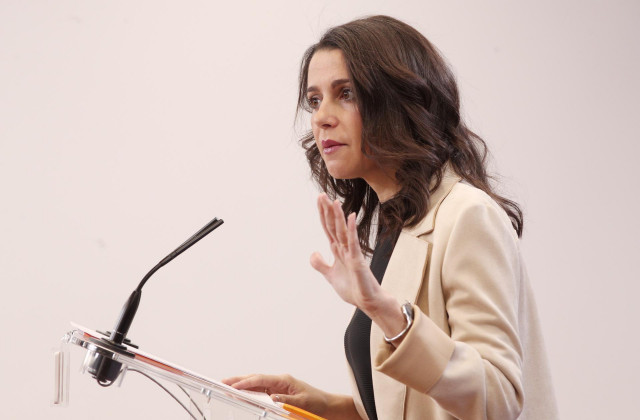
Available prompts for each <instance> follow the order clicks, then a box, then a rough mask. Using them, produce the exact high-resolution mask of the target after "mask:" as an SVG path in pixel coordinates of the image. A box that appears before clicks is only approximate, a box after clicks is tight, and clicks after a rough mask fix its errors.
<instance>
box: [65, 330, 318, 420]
mask: <svg viewBox="0 0 640 420" xmlns="http://www.w3.org/2000/svg"><path fill="white" fill-rule="evenodd" d="M73 326H74V327H75V329H73V330H71V331H69V332H68V333H67V334H65V336H64V338H63V340H62V343H63V345H62V351H61V352H59V353H57V354H56V390H55V394H54V404H55V405H65V404H66V402H67V400H68V397H67V395H68V388H69V384H68V378H69V375H68V373H67V372H68V365H69V363H68V359H69V354H68V346H69V345H77V346H80V347H82V348H84V349H85V350H86V351H87V353H86V356H85V359H84V362H83V365H82V371H83V373H85V372H88V373H90V374H91V375H92V376H94V377H96V366H100V365H104V364H108V365H109V369H111V370H113V371H114V373H113V376H114V378H115V379H114V383H115V384H117V385H120V384H122V381H123V380H124V378H125V377H126V374H127V372H129V371H137V372H140V373H142V374H143V375H145V376H147V377H149V378H150V379H152V380H153V381H154V382H156V383H158V381H162V382H165V383H168V384H173V385H175V386H177V387H178V388H182V391H185V393H186V394H187V395H189V399H190V401H191V402H192V404H196V403H195V400H194V398H192V395H194V396H196V397H197V400H199V401H200V406H198V405H196V408H197V411H193V412H189V415H190V416H191V417H192V418H196V419H205V420H206V419H210V418H211V415H209V416H207V415H206V411H207V410H208V411H209V412H210V413H211V407H213V406H214V405H215V406H218V407H222V408H218V410H220V409H222V410H223V411H224V412H225V413H227V414H225V416H226V417H227V418H234V419H244V418H247V419H255V418H259V419H289V420H317V419H321V417H318V416H316V415H314V414H311V413H308V412H306V411H304V410H301V409H299V408H297V407H292V406H289V405H286V404H285V405H281V404H277V403H275V402H273V401H272V400H271V398H270V397H269V396H268V395H267V394H264V393H258V392H251V391H239V390H237V389H234V388H232V387H230V386H228V385H225V384H223V383H222V382H219V381H215V380H211V379H208V378H205V377H203V376H202V375H199V374H196V373H194V372H191V371H188V370H186V369H184V368H182V367H180V366H177V365H175V364H172V363H169V362H167V361H164V360H161V359H159V358H158V357H155V356H152V355H150V354H147V353H144V352H142V351H140V350H138V349H136V348H134V347H132V346H128V345H123V346H115V345H113V344H112V343H110V342H109V341H107V340H106V339H107V338H108V337H107V336H106V335H105V334H103V333H100V332H97V331H92V330H89V329H87V328H84V327H81V326H79V325H75V324H73ZM102 385H103V386H104V385H105V384H102ZM109 385H110V384H109ZM160 386H161V387H163V388H165V387H164V386H162V385H160ZM187 390H188V392H187ZM165 391H167V392H169V391H168V390H167V389H165ZM169 393H170V392H169ZM172 396H173V395H172ZM174 398H176V397H175V396H174ZM214 403H215V404H214ZM181 405H183V404H182V403H181ZM201 406H204V407H205V409H204V411H203V409H202V407H201ZM183 407H184V408H185V409H186V410H187V411H190V410H189V409H187V408H186V406H185V405H183ZM192 407H193V405H192Z"/></svg>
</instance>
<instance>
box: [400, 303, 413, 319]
mask: <svg viewBox="0 0 640 420" xmlns="http://www.w3.org/2000/svg"><path fill="white" fill-rule="evenodd" d="M402 312H404V313H405V314H406V315H407V316H408V317H409V318H411V320H413V305H411V304H410V303H409V302H407V303H405V304H404V305H402Z"/></svg>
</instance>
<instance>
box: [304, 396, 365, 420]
mask: <svg viewBox="0 0 640 420" xmlns="http://www.w3.org/2000/svg"><path fill="white" fill-rule="evenodd" d="M315 414H318V415H320V416H322V417H325V418H327V419H335V418H337V419H358V420H360V415H359V414H358V411H357V410H356V406H355V404H354V402H353V397H351V396H350V395H339V394H329V396H328V398H327V407H326V410H325V412H324V413H315Z"/></svg>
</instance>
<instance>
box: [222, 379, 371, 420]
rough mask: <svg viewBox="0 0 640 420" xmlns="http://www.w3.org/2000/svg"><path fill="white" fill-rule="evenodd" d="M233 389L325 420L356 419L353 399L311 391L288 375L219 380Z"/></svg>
mask: <svg viewBox="0 0 640 420" xmlns="http://www.w3.org/2000/svg"><path fill="white" fill-rule="evenodd" d="M222 382H223V383H224V384H227V385H229V386H232V387H233V388H235V389H241V390H247V391H258V392H264V393H266V394H269V396H271V399H272V400H273V401H276V402H281V403H285V404H289V405H293V406H296V407H299V408H302V409H303V410H307V411H309V412H311V413H314V414H316V415H318V416H322V417H327V418H336V417H337V418H360V417H359V416H358V414H357V412H356V409H355V406H354V405H353V399H352V398H351V397H349V396H346V395H336V394H330V393H328V392H325V391H322V390H320V389H318V388H314V387H312V386H311V385H309V384H308V383H306V382H303V381H301V380H299V379H296V378H294V377H293V376H291V375H260V374H253V375H245V376H234V377H232V378H227V379H223V380H222Z"/></svg>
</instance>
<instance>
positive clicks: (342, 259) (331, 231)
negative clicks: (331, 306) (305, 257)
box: [311, 194, 382, 317]
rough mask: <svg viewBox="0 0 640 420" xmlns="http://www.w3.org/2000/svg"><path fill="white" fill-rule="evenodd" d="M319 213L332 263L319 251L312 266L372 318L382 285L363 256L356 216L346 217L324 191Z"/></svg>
mask: <svg viewBox="0 0 640 420" xmlns="http://www.w3.org/2000/svg"><path fill="white" fill-rule="evenodd" d="M318 212H319V213H320V222H321V223H322V227H323V229H324V232H325V234H326V235H327V238H328V239H329V245H330V246H331V252H332V253H333V257H334V262H333V265H329V264H327V263H326V262H325V260H324V258H322V256H321V255H320V253H318V252H315V253H313V255H311V265H312V266H313V268H315V269H316V270H317V271H319V272H320V273H321V274H322V275H323V276H324V277H325V278H326V279H327V281H328V282H329V283H330V284H331V286H333V288H334V289H335V291H336V292H337V293H338V295H339V296H340V297H341V298H342V299H343V300H344V301H345V302H348V303H350V304H352V305H355V306H357V307H358V308H360V309H361V310H362V311H364V312H365V313H367V315H369V316H370V317H371V315H372V313H371V312H375V311H376V308H377V305H378V304H379V302H380V300H381V298H382V288H381V287H380V285H379V284H378V281H377V280H376V278H375V276H374V275H373V273H372V272H371V270H370V269H369V265H368V263H367V261H366V260H365V258H364V256H363V255H362V251H361V249H360V243H359V241H358V234H357V232H356V215H355V213H351V214H350V215H349V217H348V218H347V220H346V221H345V216H344V213H343V211H342V207H341V206H340V202H339V201H337V200H336V201H334V202H331V200H329V198H328V197H327V195H326V194H321V195H320V196H319V197H318Z"/></svg>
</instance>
